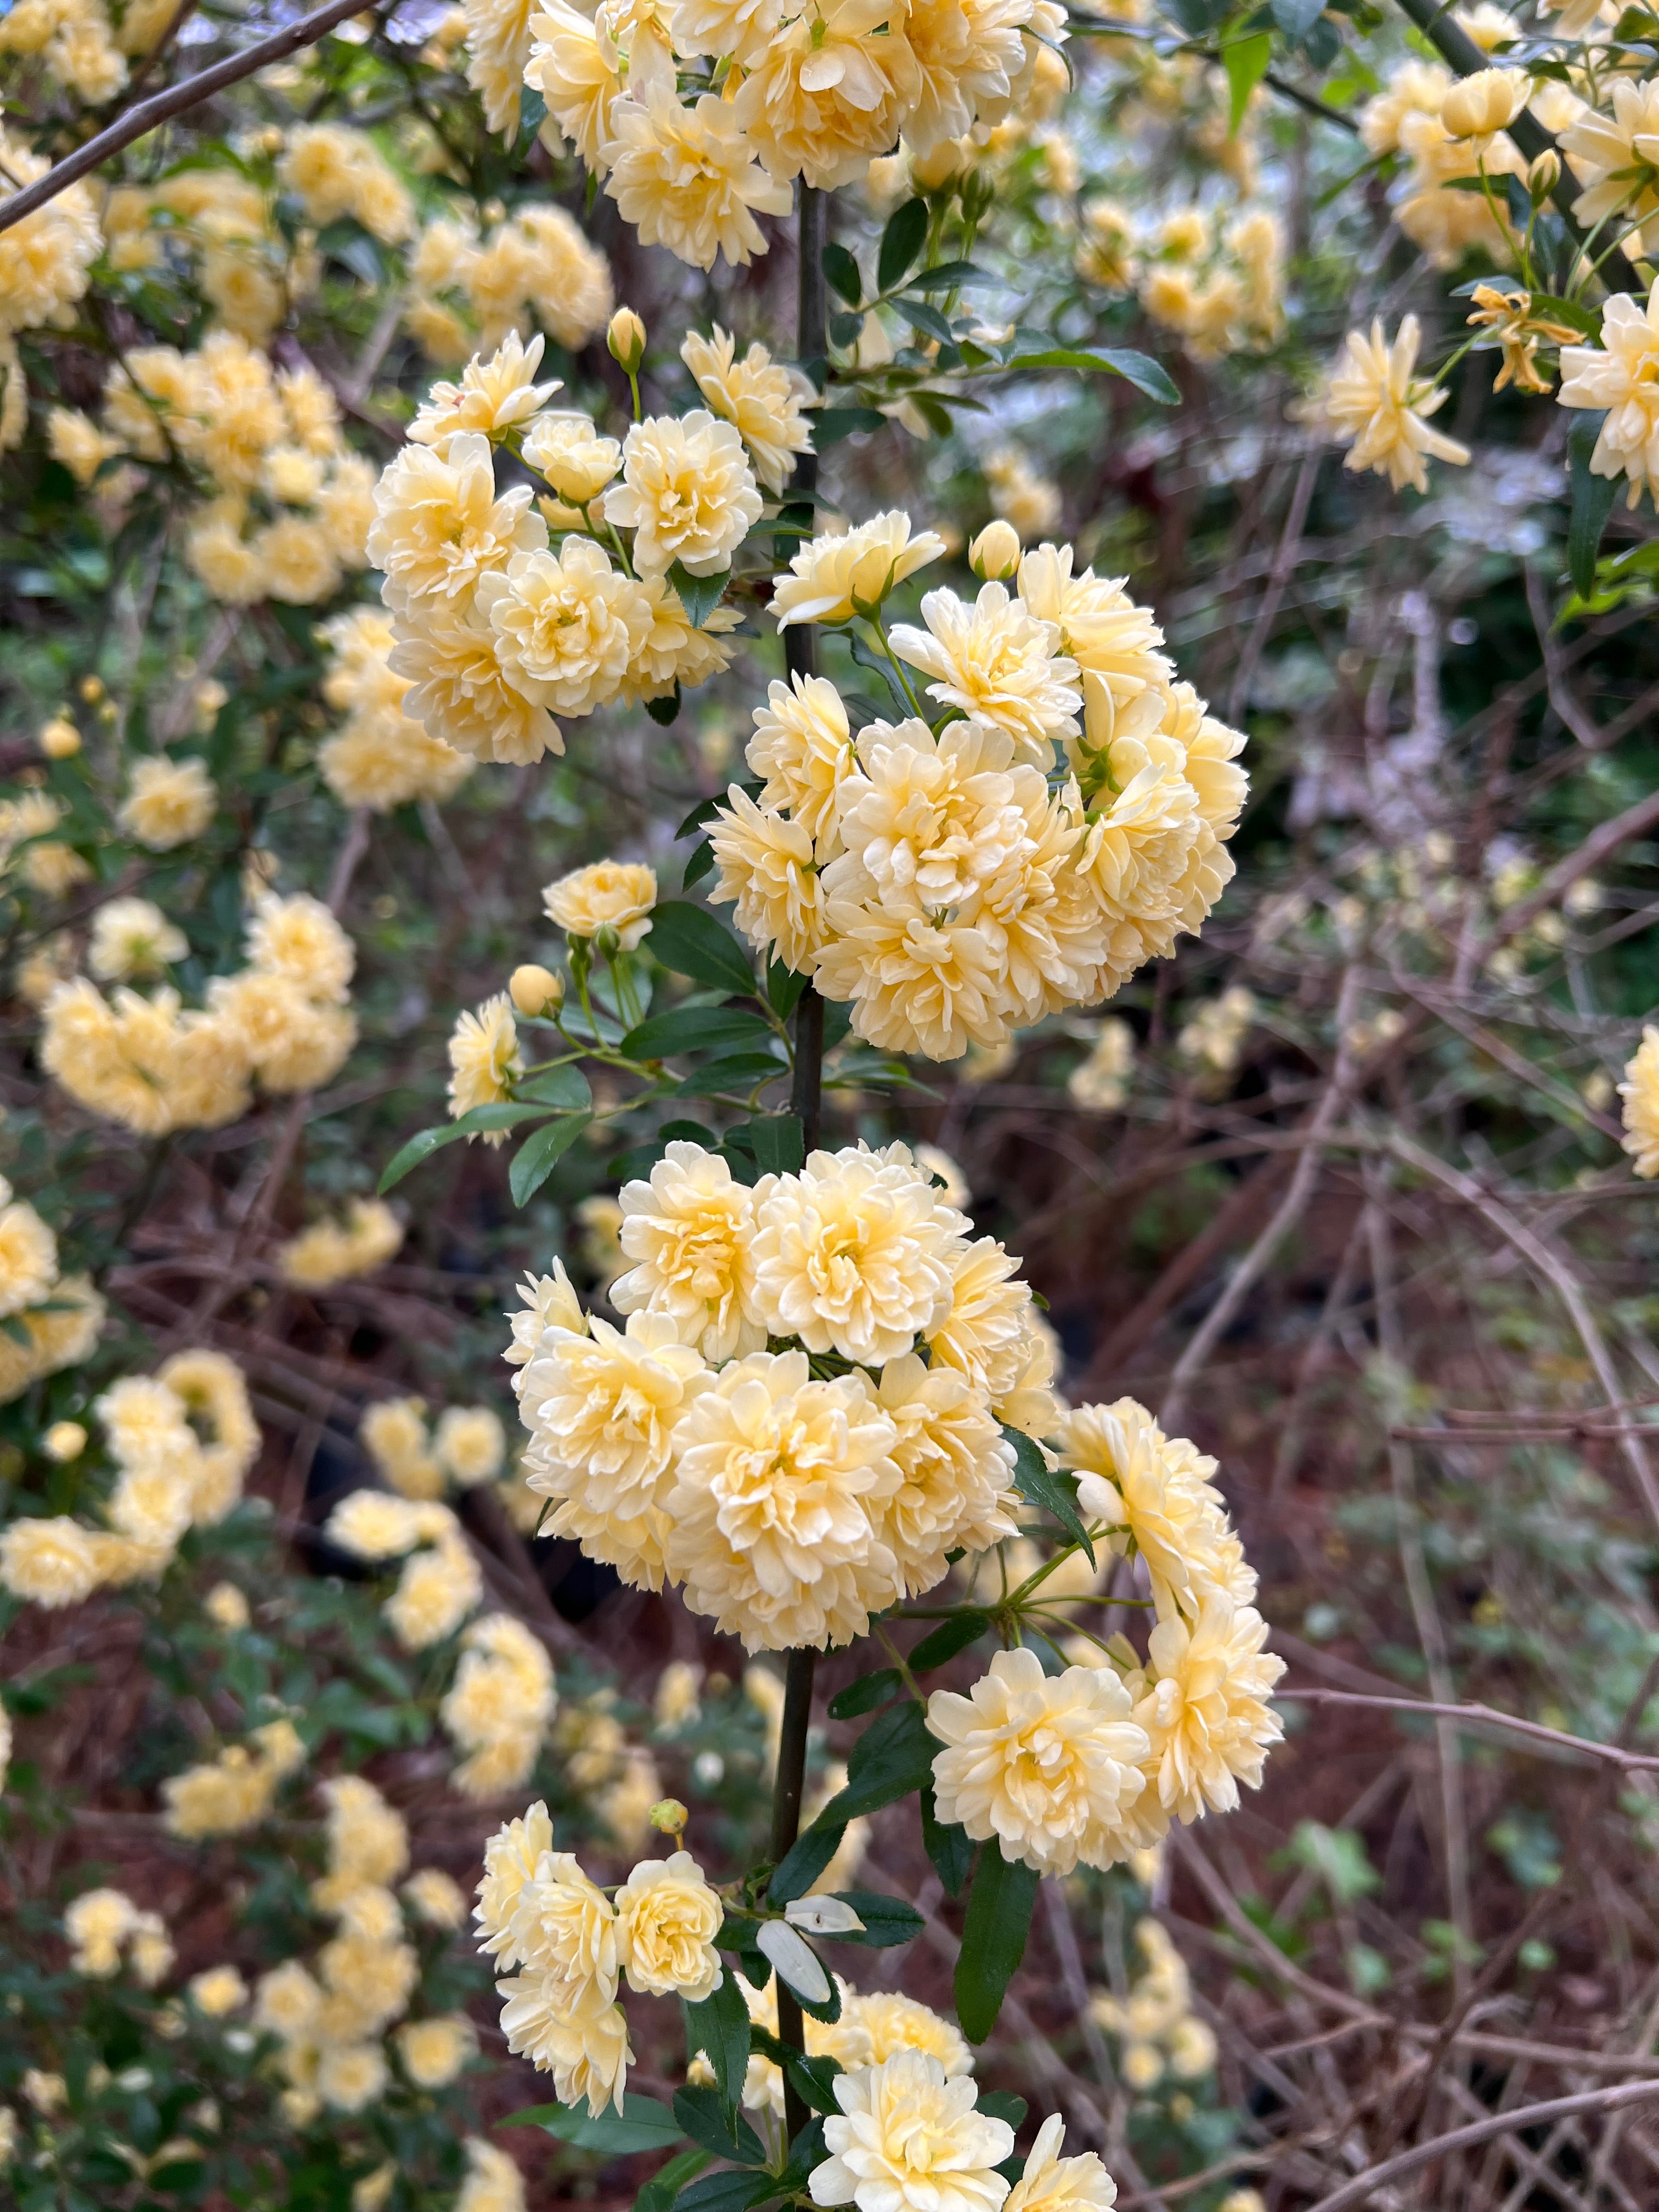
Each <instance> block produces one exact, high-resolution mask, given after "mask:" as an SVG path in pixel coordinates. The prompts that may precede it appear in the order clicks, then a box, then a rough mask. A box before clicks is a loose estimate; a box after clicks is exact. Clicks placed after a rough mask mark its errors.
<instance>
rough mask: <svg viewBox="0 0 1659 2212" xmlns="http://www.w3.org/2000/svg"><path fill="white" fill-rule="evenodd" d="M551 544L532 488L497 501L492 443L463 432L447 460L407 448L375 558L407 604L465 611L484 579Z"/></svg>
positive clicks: (371, 550) (379, 521) (378, 512)
mask: <svg viewBox="0 0 1659 2212" xmlns="http://www.w3.org/2000/svg"><path fill="white" fill-rule="evenodd" d="M546 544H547V526H546V524H545V523H544V521H543V520H542V519H541V517H540V515H538V514H537V513H534V512H533V511H532V507H531V495H530V489H529V486H528V485H526V484H515V485H514V486H513V489H511V490H510V491H507V492H504V493H503V494H502V495H501V497H500V498H499V499H498V498H497V497H496V495H495V471H494V467H493V465H492V463H491V457H490V446H489V439H488V438H486V437H484V436H483V435H481V434H480V433H479V432H477V431H464V432H460V433H458V434H457V435H455V436H453V437H452V438H450V439H449V440H448V441H447V443H446V445H445V447H444V450H443V452H442V453H438V452H437V451H435V449H434V448H433V447H429V446H420V445H408V446H405V447H404V449H403V451H402V452H401V453H398V456H397V458H396V459H394V460H392V462H390V463H389V464H388V465H387V467H386V471H385V472H384V474H383V475H382V476H381V477H380V483H379V484H378V486H377V487H376V489H375V493H374V528H373V529H372V530H371V531H370V532H369V533H368V557H369V559H370V561H371V562H373V563H374V566H375V567H376V568H379V569H380V570H382V571H383V572H384V574H385V575H386V579H387V582H388V584H389V585H392V586H397V589H398V592H399V593H401V594H402V595H403V597H404V601H405V602H406V601H407V600H408V599H422V598H428V597H430V598H437V599H449V600H456V601H458V602H459V604H460V605H462V606H463V607H464V606H465V604H466V603H467V601H468V599H470V597H471V593H472V592H474V591H476V589H477V585H478V582H479V580H480V579H481V578H482V577H483V576H485V575H487V574H494V573H495V572H496V571H497V570H500V569H503V568H506V567H507V563H508V562H510V561H511V560H513V557H514V556H520V555H527V554H533V553H536V552H538V551H539V550H541V549H542V548H543V547H544V546H545V545H546ZM394 611H397V610H396V608H395V607H394ZM393 665H396V664H395V662H394V664H393ZM399 672H400V673H408V672H409V671H399Z"/></svg>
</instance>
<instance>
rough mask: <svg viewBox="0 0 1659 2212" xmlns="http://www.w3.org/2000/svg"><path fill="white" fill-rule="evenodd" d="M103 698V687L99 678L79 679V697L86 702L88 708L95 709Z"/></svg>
mask: <svg viewBox="0 0 1659 2212" xmlns="http://www.w3.org/2000/svg"><path fill="white" fill-rule="evenodd" d="M81 696H82V698H83V699H84V700H85V701H86V702H87V704H88V707H95V706H96V705H97V703H98V702H99V701H100V699H101V698H102V697H103V696H104V686H103V684H102V682H101V681H100V678H97V677H96V676H83V677H82V678H81Z"/></svg>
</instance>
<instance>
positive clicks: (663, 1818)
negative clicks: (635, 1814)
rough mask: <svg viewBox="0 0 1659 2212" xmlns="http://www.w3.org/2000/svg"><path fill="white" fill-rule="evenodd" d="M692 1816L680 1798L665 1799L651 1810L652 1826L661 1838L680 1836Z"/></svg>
mask: <svg viewBox="0 0 1659 2212" xmlns="http://www.w3.org/2000/svg"><path fill="white" fill-rule="evenodd" d="M690 1817H691V1815H690V1814H689V1813H688V1812H687V1811H686V1809H685V1808H684V1805H682V1804H681V1802H680V1801H679V1799H678V1797H665V1798H663V1799H662V1800H661V1801H660V1802H659V1803H658V1804H655V1805H653V1807H652V1808H651V1811H650V1814H649V1818H650V1821H651V1825H652V1826H653V1828H654V1829H655V1830H656V1832H657V1833H658V1834H659V1836H678V1834H679V1833H680V1832H681V1830H682V1829H683V1828H684V1826H685V1824H686V1822H687V1821H688V1820H690Z"/></svg>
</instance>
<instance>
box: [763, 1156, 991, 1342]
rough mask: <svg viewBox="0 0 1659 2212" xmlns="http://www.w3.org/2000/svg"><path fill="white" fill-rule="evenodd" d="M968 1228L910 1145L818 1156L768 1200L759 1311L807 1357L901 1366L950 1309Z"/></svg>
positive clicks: (782, 1179)
mask: <svg viewBox="0 0 1659 2212" xmlns="http://www.w3.org/2000/svg"><path fill="white" fill-rule="evenodd" d="M966 1227H967V1222H966V1220H965V1218H964V1217H963V1215H961V1214H959V1213H957V1212H954V1211H953V1210H952V1209H951V1207H950V1206H945V1204H944V1203H943V1202H942V1201H941V1200H940V1197H939V1193H938V1191H937V1190H936V1189H935V1188H934V1187H933V1183H932V1182H930V1181H929V1180H928V1178H927V1176H924V1175H921V1173H919V1172H918V1170H917V1169H916V1166H915V1161H914V1160H913V1159H912V1158H911V1155H910V1153H909V1151H908V1148H907V1147H906V1146H902V1145H891V1146H888V1147H887V1148H886V1149H885V1150H884V1151H883V1152H871V1151H869V1150H868V1149H866V1147H864V1146H849V1147H848V1148H847V1149H845V1150H843V1151H842V1152H814V1153H813V1154H812V1155H811V1158H809V1159H808V1160H807V1161H806V1163H805V1166H804V1167H803V1168H802V1170H801V1171H800V1173H799V1175H784V1176H778V1177H776V1179H775V1181H773V1182H771V1184H770V1186H769V1188H767V1189H766V1190H765V1191H764V1192H763V1194H761V1197H760V1199H759V1202H758V1204H757V1209H756V1217H755V1238H754V1243H753V1244H752V1246H751V1248H750V1266H751V1267H752V1268H753V1271H754V1291H753V1303H754V1306H755V1310H756V1311H757V1313H758V1314H759V1316H760V1317H761V1319H762V1320H763V1322H765V1324H766V1327H767V1328H768V1330H769V1333H770V1334H772V1335H774V1336H794V1337H799V1340H800V1341H801V1342H802V1343H803V1344H804V1345H805V1346H806V1349H807V1350H808V1351H809V1352H832V1351H833V1352H840V1353H841V1354H842V1358H847V1359H851V1360H855V1361H857V1362H859V1363H860V1364H864V1365H879V1364H880V1363H881V1362H882V1361H883V1360H885V1359H894V1358H898V1357H899V1356H900V1355H901V1354H902V1353H904V1352H909V1351H910V1350H912V1348H913V1347H914V1346H915V1341H916V1340H917V1338H918V1337H919V1336H925V1335H926V1334H927V1332H928V1331H929V1330H930V1329H932V1328H933V1327H935V1326H936V1325H937V1323H938V1322H940V1321H941V1320H942V1319H943V1318H944V1316H945V1314H946V1313H947V1312H948V1311H949V1310H950V1304H951V1268H952V1267H953V1265H954V1263H955V1261H956V1260H957V1255H959V1253H960V1252H961V1251H962V1249H963V1237H962V1232H963V1230H964V1229H965V1228H966Z"/></svg>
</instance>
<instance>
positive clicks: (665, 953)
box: [648, 899, 755, 999]
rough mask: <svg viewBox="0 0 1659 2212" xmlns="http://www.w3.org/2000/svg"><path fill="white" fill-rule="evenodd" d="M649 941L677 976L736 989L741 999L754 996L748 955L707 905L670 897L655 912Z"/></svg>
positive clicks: (729, 989)
mask: <svg viewBox="0 0 1659 2212" xmlns="http://www.w3.org/2000/svg"><path fill="white" fill-rule="evenodd" d="M648 942H649V945H650V948H651V951H652V952H653V954H654V955H655V957H656V958H657V959H658V960H659V961H660V963H662V965H663V966H664V967H665V968H671V969H673V971H674V973H675V974H676V975H689V976H690V978H691V980H692V981H693V982H696V983H707V984H708V985H710V986H711V987H713V988H714V989H715V990H718V991H733V992H735V993H736V994H738V997H739V998H744V999H752V998H753V997H754V995H755V971H754V969H752V968H751V967H750V964H749V956H748V954H747V953H746V952H745V951H744V949H743V947H742V945H739V944H738V940H737V939H736V938H735V937H734V936H733V935H732V932H731V931H730V930H729V929H728V928H727V927H726V924H725V923H724V922H723V921H717V920H716V919H715V917H714V915H712V914H710V913H709V912H708V908H706V907H701V906H692V905H691V904H690V902H689V901H687V900H684V899H670V900H669V901H668V902H666V904H665V905H663V906H659V907H658V908H656V909H655V911H654V912H653V915H652V917H651V935H650V938H649V939H648Z"/></svg>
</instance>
